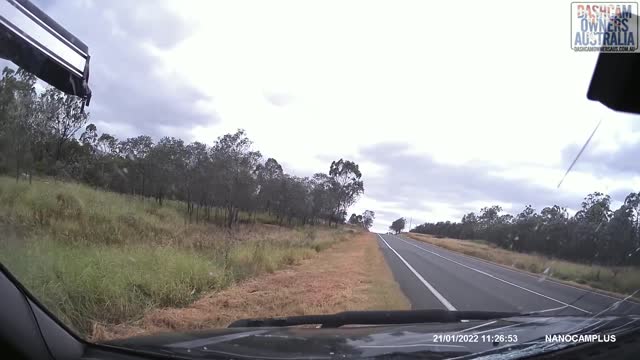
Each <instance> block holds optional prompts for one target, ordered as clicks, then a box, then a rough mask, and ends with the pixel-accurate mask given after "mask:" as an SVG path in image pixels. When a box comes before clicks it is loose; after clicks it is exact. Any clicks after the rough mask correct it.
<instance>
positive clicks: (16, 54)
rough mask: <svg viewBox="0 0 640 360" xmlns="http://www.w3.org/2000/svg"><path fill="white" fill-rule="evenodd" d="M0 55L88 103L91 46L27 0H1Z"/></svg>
mask: <svg viewBox="0 0 640 360" xmlns="http://www.w3.org/2000/svg"><path fill="white" fill-rule="evenodd" d="M0 57H1V58H4V59H7V60H10V61H12V62H13V63H15V64H16V65H18V66H19V67H21V68H23V69H24V70H26V71H28V72H30V73H32V74H34V75H36V76H37V77H38V78H40V79H42V80H43V81H45V82H47V83H48V84H50V85H51V86H53V87H55V88H57V89H58V90H61V91H63V92H65V93H67V94H70V95H75V96H79V97H81V98H83V99H84V100H85V105H87V106H88V105H89V100H90V99H91V89H89V85H88V81H89V58H90V57H89V48H88V47H87V45H85V44H84V43H83V42H82V41H80V40H79V39H78V38H76V37H75V36H74V35H73V34H71V33H70V32H68V31H67V30H66V29H64V28H63V27H62V26H60V25H59V24H58V23H57V22H55V21H54V20H53V19H51V18H50V17H49V16H48V15H47V14H45V13H44V12H43V11H42V10H40V9H39V8H38V7H36V6H35V5H33V4H32V3H31V2H29V1H28V0H0Z"/></svg>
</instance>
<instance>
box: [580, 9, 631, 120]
mask: <svg viewBox="0 0 640 360" xmlns="http://www.w3.org/2000/svg"><path fill="white" fill-rule="evenodd" d="M631 23H633V24H637V23H638V19H637V16H636V15H633V19H632V21H631ZM587 98H588V99H589V100H594V101H599V102H600V103H602V104H603V105H605V106H606V107H608V108H610V109H612V110H616V111H622V112H627V113H632V114H640V53H637V52H636V53H615V52H601V53H600V55H598V62H597V63H596V67H595V70H594V71H593V75H592V77H591V83H590V84H589V90H588V92H587Z"/></svg>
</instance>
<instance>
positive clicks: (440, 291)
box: [378, 234, 640, 316]
mask: <svg viewBox="0 0 640 360" xmlns="http://www.w3.org/2000/svg"><path fill="white" fill-rule="evenodd" d="M378 238H379V240H378V242H379V245H380V249H381V250H382V252H383V254H384V256H385V258H386V260H387V262H388V264H389V266H390V267H391V270H392V271H393V274H394V277H395V278H396V281H397V282H398V283H399V284H400V287H401V288H402V290H403V292H404V293H405V295H406V296H407V298H409V301H410V302H411V305H412V308H414V309H449V310H486V311H515V312H530V311H542V312H544V313H545V314H548V315H554V314H560V315H586V316H591V315H596V314H598V313H599V312H601V311H602V310H604V309H607V308H609V307H612V309H610V310H608V311H607V312H606V314H640V304H638V303H635V302H631V301H623V302H620V299H619V298H616V297H612V296H609V295H606V294H601V293H597V292H592V291H587V290H584V289H581V288H577V287H574V286H569V285H565V284H561V283H558V282H555V281H552V280H549V279H545V278H543V277H541V276H535V275H531V274H528V273H525V272H521V271H518V270H515V269H510V268H507V267H504V266H500V265H496V264H493V263H490V262H488V261H484V260H480V259H476V258H473V257H470V256H466V255H463V254H459V253H456V252H453V251H449V250H445V249H442V248H440V247H437V246H434V245H431V244H427V243H424V242H420V241H417V240H413V239H408V238H405V237H402V236H396V235H382V234H380V235H378Z"/></svg>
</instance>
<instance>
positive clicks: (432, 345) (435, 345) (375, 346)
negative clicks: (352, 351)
mask: <svg viewBox="0 0 640 360" xmlns="http://www.w3.org/2000/svg"><path fill="white" fill-rule="evenodd" d="M422 346H428V347H451V348H463V347H466V346H464V345H445V344H437V343H433V344H406V345H360V346H358V347H359V348H376V349H377V348H398V347H422Z"/></svg>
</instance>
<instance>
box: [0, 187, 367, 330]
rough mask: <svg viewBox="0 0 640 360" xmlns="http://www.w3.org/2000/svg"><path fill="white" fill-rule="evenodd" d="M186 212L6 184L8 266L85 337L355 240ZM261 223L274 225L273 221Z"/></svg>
mask: <svg viewBox="0 0 640 360" xmlns="http://www.w3.org/2000/svg"><path fill="white" fill-rule="evenodd" d="M183 206H184V205H183V204H181V203H178V202H171V201H167V202H165V203H164V204H163V206H159V205H158V204H157V203H155V202H154V201H152V200H143V199H141V198H138V197H132V196H127V195H120V194H115V193H110V192H106V191H102V190H95V189H92V188H90V187H87V186H84V185H79V184H71V183H62V182H54V181H47V180H34V182H33V184H28V183H26V182H19V183H16V181H15V179H11V178H7V177H0V234H2V235H0V261H1V262H2V263H3V264H4V265H5V266H7V267H8V268H9V269H10V270H11V271H12V272H13V273H14V274H15V275H16V276H17V277H18V279H20V280H21V281H22V282H23V283H24V284H25V285H26V286H27V288H29V289H30V290H31V291H32V292H33V293H34V294H35V295H36V296H37V297H38V298H39V299H40V300H41V301H42V302H43V303H44V304H45V305H46V306H47V307H48V308H49V309H50V310H52V311H53V312H54V313H55V314H56V315H58V316H59V317H60V318H61V319H62V320H63V321H64V322H65V323H67V324H70V325H72V327H74V328H75V329H76V330H78V331H79V332H80V333H82V334H88V333H90V332H91V328H92V327H93V326H95V325H96V324H116V323H121V322H125V321H131V320H135V319H138V318H140V317H141V316H142V315H143V314H144V313H145V311H147V310H149V309H151V308H159V307H180V306H186V305H188V304H190V303H192V302H193V301H195V300H196V299H198V298H199V297H200V296H202V294H203V293H205V292H209V291H216V290H220V289H223V288H226V287H228V286H229V285H231V284H233V283H236V282H238V281H240V280H242V279H246V278H248V277H252V276H255V275H257V274H260V273H265V272H272V271H274V270H276V269H278V268H281V267H283V266H286V265H290V264H295V263H297V262H299V261H300V260H301V259H305V258H310V257H312V256H314V254H316V253H317V252H320V251H322V250H324V249H326V248H328V247H329V246H331V245H332V244H334V243H336V242H338V241H341V240H343V239H345V238H346V237H347V236H348V234H349V233H351V232H353V231H356V230H354V229H347V228H339V229H336V228H328V227H298V228H283V227H278V226H274V225H268V224H261V223H255V224H245V225H241V226H239V227H238V228H236V229H234V230H228V229H224V228H221V227H218V226H215V225H211V224H188V223H187V222H186V221H185V216H184V210H183ZM257 220H258V222H261V221H263V222H264V221H268V220H269V219H268V217H267V216H265V215H262V216H258V217H257Z"/></svg>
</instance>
